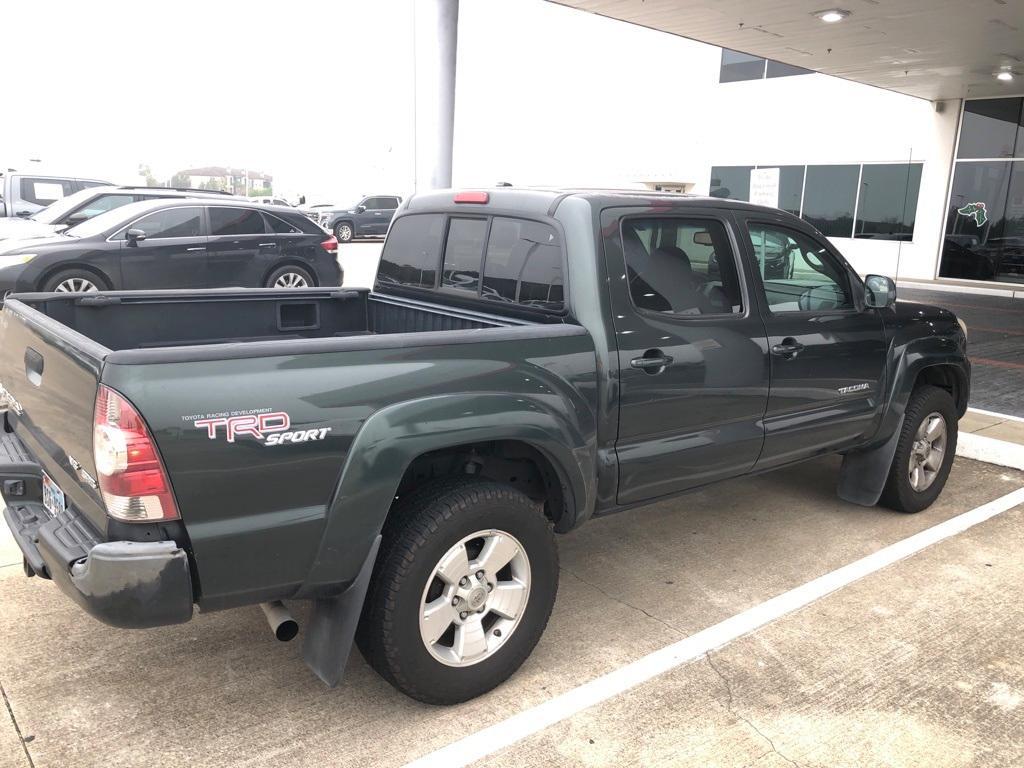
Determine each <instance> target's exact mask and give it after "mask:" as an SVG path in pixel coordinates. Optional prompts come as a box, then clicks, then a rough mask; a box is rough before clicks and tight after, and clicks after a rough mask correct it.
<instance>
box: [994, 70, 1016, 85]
mask: <svg viewBox="0 0 1024 768" xmlns="http://www.w3.org/2000/svg"><path fill="white" fill-rule="evenodd" d="M996 80H1002V81H1003V82H1009V81H1010V80H1013V72H1011V71H1010V70H1008V69H1004V70H1002V71H1000V72H996Z"/></svg>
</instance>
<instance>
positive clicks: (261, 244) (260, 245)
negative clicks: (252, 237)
mask: <svg viewBox="0 0 1024 768" xmlns="http://www.w3.org/2000/svg"><path fill="white" fill-rule="evenodd" d="M256 245H257V246H259V247H260V248H273V247H274V246H275V245H277V243H257V244H256Z"/></svg>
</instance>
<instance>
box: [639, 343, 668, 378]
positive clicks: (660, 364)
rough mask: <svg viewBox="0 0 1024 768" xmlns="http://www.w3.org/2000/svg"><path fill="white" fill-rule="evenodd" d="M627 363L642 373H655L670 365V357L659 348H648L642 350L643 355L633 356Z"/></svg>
mask: <svg viewBox="0 0 1024 768" xmlns="http://www.w3.org/2000/svg"><path fill="white" fill-rule="evenodd" d="M629 364H630V365H631V366H632V367H633V368H637V369H639V370H641V371H643V372H644V373H650V374H655V373H661V372H662V371H664V370H665V369H666V368H667V367H668V366H670V365H672V358H671V356H669V355H666V354H665V353H664V352H662V351H661V350H660V349H648V350H647V351H646V352H644V355H643V357H634V358H633V359H632V360H630V361H629Z"/></svg>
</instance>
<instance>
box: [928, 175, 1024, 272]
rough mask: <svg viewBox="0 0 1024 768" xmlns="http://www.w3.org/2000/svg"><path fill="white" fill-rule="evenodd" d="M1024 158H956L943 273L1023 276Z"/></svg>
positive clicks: (943, 256)
mask: <svg viewBox="0 0 1024 768" xmlns="http://www.w3.org/2000/svg"><path fill="white" fill-rule="evenodd" d="M1021 166H1024V163H1011V162H1005V161H1004V162H999V161H994V162H980V163H979V162H971V163H957V164H956V170H955V172H954V174H953V188H952V192H951V194H950V198H949V211H948V213H947V218H946V237H945V240H944V241H943V244H942V266H941V267H940V271H939V274H940V275H942V277H955V278H964V279H970V280H994V279H998V278H1007V279H1010V280H1013V281H1014V282H1020V281H1021V280H1022V279H1024V168H1022V167H1021Z"/></svg>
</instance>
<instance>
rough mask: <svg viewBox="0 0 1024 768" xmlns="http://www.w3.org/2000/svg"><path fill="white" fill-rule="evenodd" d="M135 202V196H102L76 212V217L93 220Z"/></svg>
mask: <svg viewBox="0 0 1024 768" xmlns="http://www.w3.org/2000/svg"><path fill="white" fill-rule="evenodd" d="M133 202H135V196H134V195H100V196H99V197H97V198H95V199H93V200H90V201H89V202H88V203H86V204H85V205H83V206H82V207H81V208H79V209H78V210H77V211H75V212H74V215H75V216H85V217H86V218H89V219H91V218H92V217H93V216H96V215H98V214H101V213H106V212H107V211H112V210H114V209H115V208H120V207H121V206H122V205H127V204H128V203H133Z"/></svg>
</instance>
